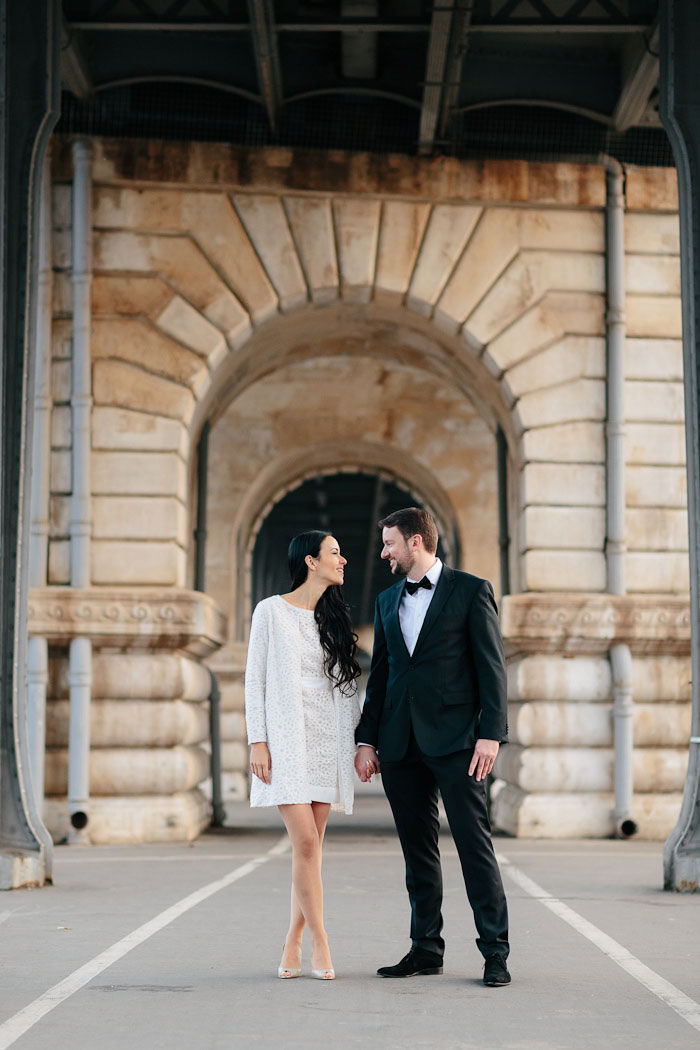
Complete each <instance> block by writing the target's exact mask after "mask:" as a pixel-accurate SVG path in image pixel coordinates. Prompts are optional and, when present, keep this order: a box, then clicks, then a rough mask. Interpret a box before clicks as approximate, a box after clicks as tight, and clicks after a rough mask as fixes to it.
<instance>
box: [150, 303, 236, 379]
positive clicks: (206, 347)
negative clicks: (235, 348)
mask: <svg viewBox="0 0 700 1050" xmlns="http://www.w3.org/2000/svg"><path fill="white" fill-rule="evenodd" d="M156 324H157V325H158V327H159V328H160V329H161V331H163V332H165V333H166V334H167V335H170V336H172V338H173V339H178V340H179V341H180V342H181V343H184V344H185V346H189V347H190V348H191V349H192V350H194V351H195V353H198V354H201V356H202V357H205V358H206V359H207V361H208V363H209V366H210V367H215V366H216V365H217V364H218V363H219V362H220V361H221V360H222V358H223V357H224V356H225V354H226V351H227V347H226V343H225V341H224V338H223V336H222V335H221V332H220V331H219V330H218V329H217V328H216V327H215V326H214V325H213V324H211V323H210V322H209V321H208V320H207V319H206V318H205V317H204V316H203V315H202V314H200V313H198V312H197V310H195V309H194V308H193V307H192V306H191V305H190V304H189V303H187V302H185V300H184V299H181V298H180V297H179V296H175V297H174V298H173V299H171V300H170V302H169V303H168V305H167V306H166V308H165V310H163V312H162V313H161V314H159V315H158V317H157V318H156Z"/></svg>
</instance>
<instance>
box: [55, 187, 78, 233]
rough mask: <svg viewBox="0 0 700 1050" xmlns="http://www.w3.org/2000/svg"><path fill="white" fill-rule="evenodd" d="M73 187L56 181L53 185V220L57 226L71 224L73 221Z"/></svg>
mask: <svg viewBox="0 0 700 1050" xmlns="http://www.w3.org/2000/svg"><path fill="white" fill-rule="evenodd" d="M71 190H72V187H71V186H70V185H66V184H65V183H60V182H58V183H54V184H53V186H52V187H51V221H52V224H53V226H54V227H55V228H59V227H61V226H70V224H71V222H72V221H73V196H72V192H71Z"/></svg>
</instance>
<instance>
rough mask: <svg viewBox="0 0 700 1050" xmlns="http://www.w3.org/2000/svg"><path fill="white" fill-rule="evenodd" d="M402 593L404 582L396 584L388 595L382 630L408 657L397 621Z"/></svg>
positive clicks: (399, 624)
mask: <svg viewBox="0 0 700 1050" xmlns="http://www.w3.org/2000/svg"><path fill="white" fill-rule="evenodd" d="M403 592H404V581H403V580H402V581H401V583H397V584H396V586H395V587H394V589H393V590H392V591H390V593H389V595H388V601H387V618H386V625H385V628H384V630H385V631H386V633H387V634H388V635H390V637H391V639H392V641H393V642H394V644H395V645H400V646H402V647H403V650H404V652H405V653H406V655H407V656H408V649H407V648H406V641H405V639H404V636H403V631H402V630H401V623H400V621H399V606H400V605H401V599H402V597H403Z"/></svg>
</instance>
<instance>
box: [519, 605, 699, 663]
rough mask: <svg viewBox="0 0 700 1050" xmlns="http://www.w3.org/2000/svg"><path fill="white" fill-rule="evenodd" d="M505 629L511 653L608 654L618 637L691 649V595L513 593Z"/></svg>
mask: <svg viewBox="0 0 700 1050" xmlns="http://www.w3.org/2000/svg"><path fill="white" fill-rule="evenodd" d="M501 629H502V631H503V637H504V640H505V642H506V647H507V649H508V650H509V651H510V652H511V653H538V654H541V653H567V654H570V655H574V654H580V653H599V654H606V656H607V652H608V650H609V648H610V646H611V645H612V644H613V643H615V642H618V643H621V644H624V645H628V646H629V647H630V649H631V650H632V652H633V653H634V654H635V655H636V654H638V653H643V654H651V653H659V654H669V653H675V654H678V655H679V656H682V657H686V656H687V654H688V653H689V652H690V608H689V605H688V599H687V597H686V596H670V595H669V596H665V597H661V596H659V595H655V594H647V595H635V596H634V597H631V596H629V595H613V594H604V595H599V594H592V593H590V592H589V593H587V594H586V593H584V594H576V593H574V592H571V593H568V594H566V593H562V594H546V593H545V594H509V595H505V596H504V597H503V600H502V602H501Z"/></svg>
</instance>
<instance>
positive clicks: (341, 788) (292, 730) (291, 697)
mask: <svg viewBox="0 0 700 1050" xmlns="http://www.w3.org/2000/svg"><path fill="white" fill-rule="evenodd" d="M348 692H349V695H346V694H345V693H343V692H342V691H341V690H340V689H338V688H337V686H335V685H334V684H333V683H331V682H330V680H329V679H328V678H327V677H326V675H325V674H324V672H323V648H322V646H321V639H320V637H319V633H318V624H317V623H316V619H315V617H314V613H313V610H307V609H298V608H297V607H296V606H294V605H290V604H289V602H287V601H285V600H284V598H282V596H281V595H279V594H275V595H273V596H271V597H270V598H264V599H263V600H262V601H261V602H260V603H259V604H258V605H257V606H256V608H255V611H254V612H253V619H252V623H251V628H250V641H249V644H248V659H247V662H246V675H245V705H246V722H247V727H248V742H249V743H250V744H253V743H256V742H258V741H266V742H267V744H268V746H269V748H270V757H271V760H272V768H271V772H270V779H271V782H270V783H269V784H264V783H263V782H262V780H259V779H258V777H255V776H254V777H252V778H251V782H250V804H251V806H280V805H289V804H294V803H308V802H330V803H331V804H332V805H333V808H334V809H337V810H344V811H345V813H352V809H353V801H354V780H355V771H354V765H353V763H354V757H355V727H356V725H357V723H358V722H359V720H360V704H359V698H358V695H357V689H356V688H353V689H352V690H349V691H348Z"/></svg>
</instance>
